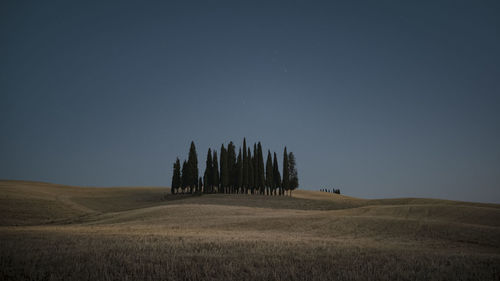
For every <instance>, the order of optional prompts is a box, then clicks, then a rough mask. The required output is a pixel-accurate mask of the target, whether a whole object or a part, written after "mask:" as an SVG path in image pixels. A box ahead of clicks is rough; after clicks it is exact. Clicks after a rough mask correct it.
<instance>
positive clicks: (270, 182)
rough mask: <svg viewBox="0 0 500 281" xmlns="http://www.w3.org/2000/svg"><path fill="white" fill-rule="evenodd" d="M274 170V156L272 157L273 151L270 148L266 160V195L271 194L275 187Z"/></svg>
mask: <svg viewBox="0 0 500 281" xmlns="http://www.w3.org/2000/svg"><path fill="white" fill-rule="evenodd" d="M273 172H274V171H273V158H272V157H271V151H269V150H268V151H267V161H266V195H269V194H270V193H271V192H272V189H273V188H274V178H273Z"/></svg>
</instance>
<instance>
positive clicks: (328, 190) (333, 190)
mask: <svg viewBox="0 0 500 281" xmlns="http://www.w3.org/2000/svg"><path fill="white" fill-rule="evenodd" d="M319 191H322V192H328V193H336V194H340V188H337V189H335V188H332V189H328V188H322V189H320V190H319Z"/></svg>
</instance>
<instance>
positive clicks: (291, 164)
mask: <svg viewBox="0 0 500 281" xmlns="http://www.w3.org/2000/svg"><path fill="white" fill-rule="evenodd" d="M288 175H289V177H290V181H289V183H288V184H289V186H288V188H289V190H290V196H292V191H293V190H294V189H296V188H297V187H299V176H298V174H297V165H296V162H295V155H293V152H290V153H288Z"/></svg>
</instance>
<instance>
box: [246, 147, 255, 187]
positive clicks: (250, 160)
mask: <svg viewBox="0 0 500 281" xmlns="http://www.w3.org/2000/svg"><path fill="white" fill-rule="evenodd" d="M247 166H248V188H249V189H250V193H251V194H253V192H254V188H255V182H254V172H253V156H252V153H251V152H250V147H249V148H248V153H247Z"/></svg>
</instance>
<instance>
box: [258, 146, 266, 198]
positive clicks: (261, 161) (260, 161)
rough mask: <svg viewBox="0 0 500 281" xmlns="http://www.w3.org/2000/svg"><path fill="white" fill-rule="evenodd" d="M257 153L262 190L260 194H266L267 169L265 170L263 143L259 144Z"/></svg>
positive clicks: (259, 183) (260, 188) (259, 181)
mask: <svg viewBox="0 0 500 281" xmlns="http://www.w3.org/2000/svg"><path fill="white" fill-rule="evenodd" d="M257 155H258V157H259V158H258V159H257V169H258V171H259V172H258V178H257V180H258V187H259V191H260V194H264V193H265V171H264V157H263V155H262V145H261V144H260V142H259V144H258V145H257Z"/></svg>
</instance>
